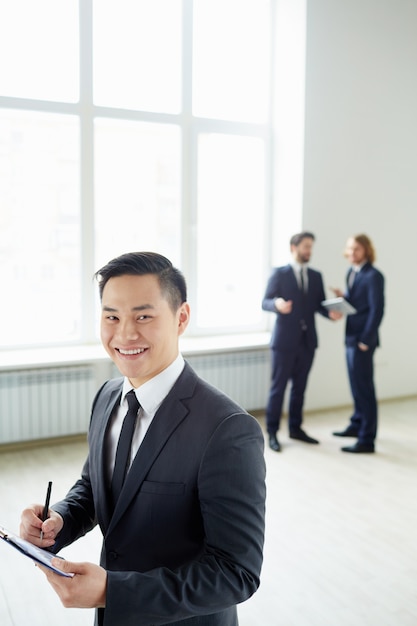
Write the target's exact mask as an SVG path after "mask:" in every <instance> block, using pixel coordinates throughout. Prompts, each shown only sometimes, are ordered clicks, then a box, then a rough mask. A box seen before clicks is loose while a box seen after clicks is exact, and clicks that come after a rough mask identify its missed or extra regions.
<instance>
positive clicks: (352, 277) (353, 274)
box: [348, 269, 356, 290]
mask: <svg viewBox="0 0 417 626" xmlns="http://www.w3.org/2000/svg"><path fill="white" fill-rule="evenodd" d="M355 278H356V272H355V270H353V269H352V270H350V274H349V278H348V287H349V290H350V289H352V287H353V283H354V282H355Z"/></svg>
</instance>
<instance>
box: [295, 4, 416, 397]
mask: <svg viewBox="0 0 417 626" xmlns="http://www.w3.org/2000/svg"><path fill="white" fill-rule="evenodd" d="M303 227H304V228H306V229H311V230H312V231H313V232H315V234H316V237H317V241H316V246H315V250H314V256H313V259H312V266H313V267H316V268H317V269H320V270H321V271H322V272H323V274H324V278H325V285H326V288H327V289H328V286H329V285H332V286H339V287H342V286H343V284H344V276H345V272H346V269H347V264H346V260H345V259H344V258H343V256H342V251H343V247H344V244H345V241H346V238H347V237H348V236H349V235H350V234H355V233H359V232H365V233H367V234H368V235H369V236H370V237H371V238H372V239H373V241H374V244H375V247H376V251H377V262H376V266H377V267H378V268H379V269H380V270H381V271H382V272H383V273H384V275H385V278H386V314H385V318H384V320H383V323H382V326H381V344H382V345H381V348H380V349H379V350H378V351H377V354H376V358H375V364H376V385H377V393H378V397H379V398H380V399H385V398H391V397H399V396H403V395H409V394H416V393H417V329H416V328H417V325H416V317H417V293H416V286H417V279H416V270H417V258H416V257H417V254H416V249H415V248H416V241H417V2H416V1H415V0H309V1H308V2H307V48H306V102H305V162H304V199H303ZM328 295H329V297H330V296H331V295H332V294H331V293H330V292H328ZM318 330H319V334H320V349H319V351H318V352H317V356H316V361H315V364H314V366H313V371H312V374H311V377H310V381H309V387H308V392H307V402H306V406H307V408H310V409H315V408H320V407H326V406H329V407H330V406H335V405H342V404H349V403H350V393H349V389H348V383H347V376H346V369H345V361H344V350H343V322H342V323H340V322H339V323H338V324H331V323H330V322H327V321H326V320H322V319H321V318H320V319H319V320H318Z"/></svg>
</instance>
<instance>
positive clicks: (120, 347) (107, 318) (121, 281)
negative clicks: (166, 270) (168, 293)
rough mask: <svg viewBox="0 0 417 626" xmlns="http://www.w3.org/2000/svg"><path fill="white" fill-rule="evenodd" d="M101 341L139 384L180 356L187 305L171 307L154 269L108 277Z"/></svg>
mask: <svg viewBox="0 0 417 626" xmlns="http://www.w3.org/2000/svg"><path fill="white" fill-rule="evenodd" d="M101 305H102V313H101V341H102V343H103V346H104V348H105V349H106V351H107V353H108V354H109V355H110V357H111V359H112V360H113V362H114V363H115V365H116V366H117V367H118V369H119V370H120V372H121V373H122V374H123V375H124V376H127V378H128V379H129V380H130V382H131V383H132V385H133V386H134V387H139V386H140V385H142V384H143V383H145V382H146V381H147V380H150V379H151V378H153V377H154V376H156V375H157V374H159V373H160V372H162V371H163V370H164V369H166V368H167V367H168V365H170V364H171V363H172V362H173V361H174V360H175V359H176V357H177V356H178V351H179V349H178V339H179V336H180V335H182V333H183V332H184V330H185V329H186V327H187V325H188V321H189V317H190V311H189V306H188V304H187V303H186V302H184V303H183V304H181V306H180V307H179V308H178V310H177V311H175V312H174V311H173V310H172V308H171V307H170V304H169V302H168V300H167V299H166V298H165V297H164V294H163V293H162V292H161V288H160V285H159V280H158V278H157V276H155V275H153V274H144V275H142V276H136V275H123V276H116V277H113V278H110V279H109V280H108V281H107V283H106V284H105V286H104V289H103V294H102V302H101Z"/></svg>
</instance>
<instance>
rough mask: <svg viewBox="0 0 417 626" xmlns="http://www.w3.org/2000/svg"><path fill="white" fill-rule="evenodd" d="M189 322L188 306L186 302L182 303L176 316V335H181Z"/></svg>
mask: <svg viewBox="0 0 417 626" xmlns="http://www.w3.org/2000/svg"><path fill="white" fill-rule="evenodd" d="M189 321H190V305H189V304H188V302H183V303H182V304H181V306H180V308H179V315H178V331H179V332H178V334H179V335H182V333H183V332H184V331H185V329H186V328H187V326H188V322H189Z"/></svg>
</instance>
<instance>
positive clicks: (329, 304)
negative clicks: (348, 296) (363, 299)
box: [321, 298, 357, 315]
mask: <svg viewBox="0 0 417 626" xmlns="http://www.w3.org/2000/svg"><path fill="white" fill-rule="evenodd" d="M321 305H322V306H324V307H325V308H326V309H327V310H328V311H338V313H343V315H354V314H355V313H357V311H356V309H355V307H353V306H352V305H351V304H350V303H349V302H348V301H347V300H345V299H344V298H330V299H329V300H323V302H322V303H321Z"/></svg>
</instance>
